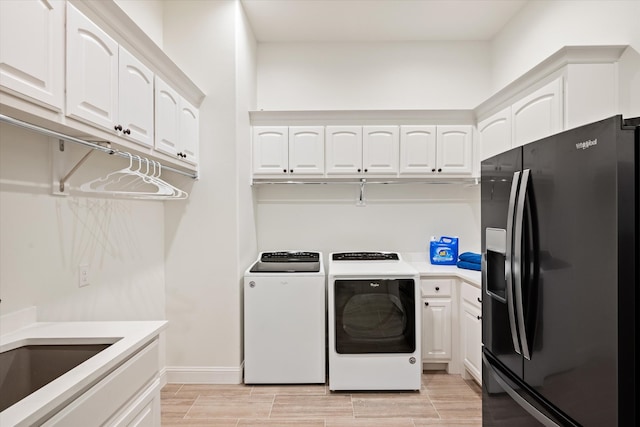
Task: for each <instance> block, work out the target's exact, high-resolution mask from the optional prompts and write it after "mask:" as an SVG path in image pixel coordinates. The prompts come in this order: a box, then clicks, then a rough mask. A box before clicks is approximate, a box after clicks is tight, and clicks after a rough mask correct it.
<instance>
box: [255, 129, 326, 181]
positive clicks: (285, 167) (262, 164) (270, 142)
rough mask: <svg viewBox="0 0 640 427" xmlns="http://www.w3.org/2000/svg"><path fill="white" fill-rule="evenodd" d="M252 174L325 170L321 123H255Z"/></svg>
mask: <svg viewBox="0 0 640 427" xmlns="http://www.w3.org/2000/svg"><path fill="white" fill-rule="evenodd" d="M253 174H254V175H276V176H281V175H287V174H292V175H306V176H314V175H315V176H322V175H323V174H324V127H322V126H291V127H287V126H255V127H254V128H253Z"/></svg>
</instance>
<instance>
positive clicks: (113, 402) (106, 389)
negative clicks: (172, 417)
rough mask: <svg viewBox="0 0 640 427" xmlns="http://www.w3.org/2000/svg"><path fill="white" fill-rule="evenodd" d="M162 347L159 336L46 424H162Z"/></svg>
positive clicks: (45, 424)
mask: <svg viewBox="0 0 640 427" xmlns="http://www.w3.org/2000/svg"><path fill="white" fill-rule="evenodd" d="M158 347H159V345H158V340H157V339H155V340H154V341H152V342H151V343H149V344H148V345H147V346H146V347H144V348H143V349H141V350H140V351H138V353H136V354H135V355H133V356H132V357H131V358H130V359H129V360H127V361H126V362H124V363H123V364H122V365H120V366H119V367H118V368H116V369H115V370H114V371H113V372H112V373H110V374H109V375H107V376H106V377H105V378H104V379H102V380H101V381H100V382H98V383H97V384H96V385H94V386H93V387H91V388H90V389H89V390H87V391H85V392H84V393H83V394H82V395H80V396H79V397H78V398H76V399H75V400H74V401H73V402H71V403H70V404H69V405H68V406H66V407H65V408H63V409H62V410H61V411H60V412H58V413H57V414H55V415H54V416H53V417H52V418H50V419H49V420H47V422H45V423H44V424H43V426H47V427H48V426H83V425H105V426H159V425H160V388H161V387H160V380H159V375H158V371H159V350H158ZM89 420H90V421H89Z"/></svg>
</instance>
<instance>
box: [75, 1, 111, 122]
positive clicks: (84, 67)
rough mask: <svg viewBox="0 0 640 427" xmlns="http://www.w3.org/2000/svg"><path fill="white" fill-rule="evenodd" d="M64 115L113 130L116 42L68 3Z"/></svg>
mask: <svg viewBox="0 0 640 427" xmlns="http://www.w3.org/2000/svg"><path fill="white" fill-rule="evenodd" d="M67 115H69V116H72V117H75V118H78V119H84V120H86V121H88V122H90V123H93V124H96V125H99V126H101V127H103V128H107V129H112V130H113V129H114V128H115V126H116V125H117V123H116V118H117V116H118V43H116V41H115V40H114V39H112V38H111V37H109V36H108V35H107V33H106V32H104V31H103V30H101V29H100V28H99V27H98V26H97V25H96V24H94V23H93V22H92V21H90V20H89V19H88V18H87V17H86V16H84V15H83V14H82V13H80V12H79V11H78V10H77V9H76V8H75V7H73V6H72V5H71V4H67Z"/></svg>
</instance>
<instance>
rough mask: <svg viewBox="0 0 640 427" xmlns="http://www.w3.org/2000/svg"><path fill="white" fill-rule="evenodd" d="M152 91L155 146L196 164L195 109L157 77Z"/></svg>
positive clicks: (197, 117) (197, 114)
mask: <svg viewBox="0 0 640 427" xmlns="http://www.w3.org/2000/svg"><path fill="white" fill-rule="evenodd" d="M155 94H156V96H155V149H156V150H158V151H160V152H162V153H165V154H168V155H170V156H175V157H177V158H178V159H180V160H184V161H186V162H189V163H192V164H194V165H195V164H198V156H199V153H198V147H199V143H200V131H199V129H200V115H199V111H198V109H197V108H195V107H194V106H193V105H191V104H189V103H188V102H187V101H186V100H185V99H184V98H183V97H181V96H180V94H178V92H176V91H175V90H174V89H173V88H172V87H171V86H169V85H168V84H166V83H165V82H164V81H163V80H162V79H160V78H159V77H158V76H156V77H155Z"/></svg>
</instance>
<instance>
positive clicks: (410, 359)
mask: <svg viewBox="0 0 640 427" xmlns="http://www.w3.org/2000/svg"><path fill="white" fill-rule="evenodd" d="M409 363H411V364H412V365H415V364H416V358H415V357H410V358H409Z"/></svg>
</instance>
